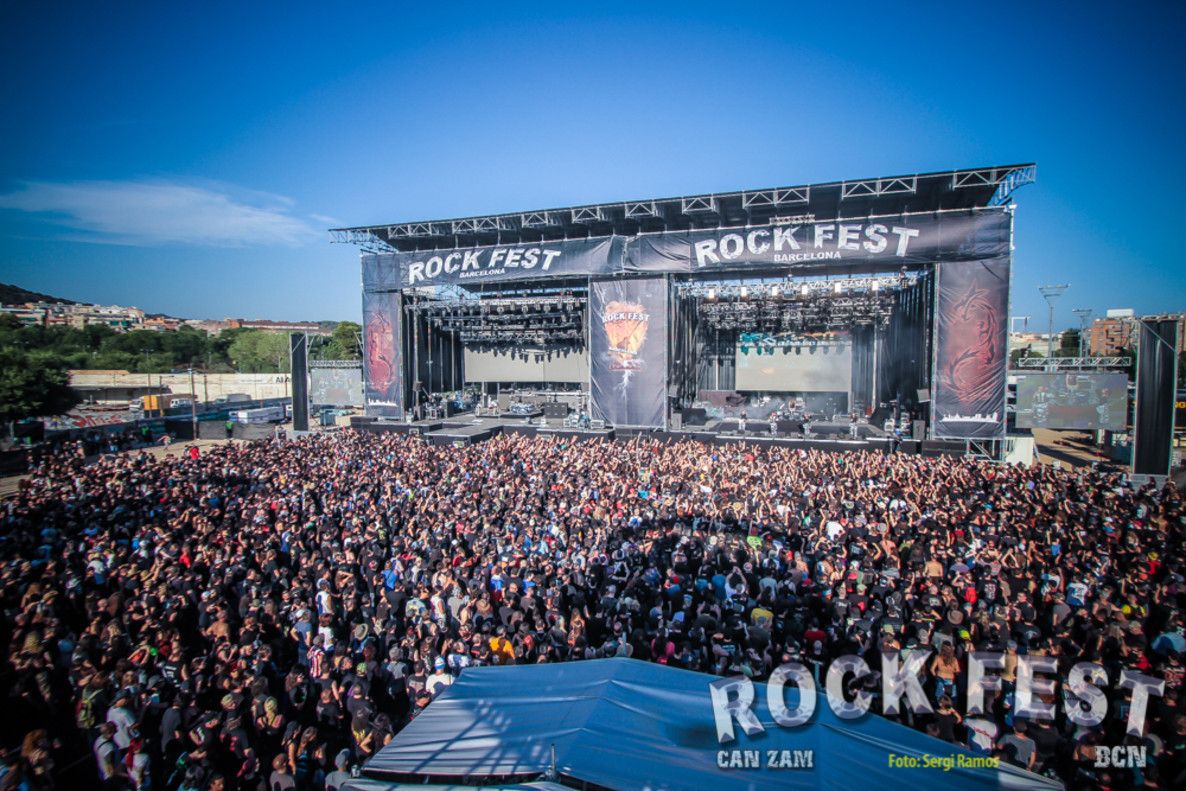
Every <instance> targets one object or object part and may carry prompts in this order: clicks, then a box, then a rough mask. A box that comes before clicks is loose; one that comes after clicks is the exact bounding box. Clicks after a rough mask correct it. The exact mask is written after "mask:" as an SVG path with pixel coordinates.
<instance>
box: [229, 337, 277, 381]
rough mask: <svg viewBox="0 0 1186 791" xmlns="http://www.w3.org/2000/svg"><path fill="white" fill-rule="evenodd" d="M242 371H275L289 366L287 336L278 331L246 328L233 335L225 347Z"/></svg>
mask: <svg viewBox="0 0 1186 791" xmlns="http://www.w3.org/2000/svg"><path fill="white" fill-rule="evenodd" d="M227 354H228V355H229V356H230V358H231V361H232V362H233V363H234V364H235V367H236V368H237V369H238V370H239V371H241V372H243V373H275V372H277V371H287V370H288V367H289V357H288V355H289V352H288V336H287V335H285V334H283V333H278V332H266V331H264V330H248V331H246V332H242V333H240V334H238V335H237V336H236V337H235V340H234V342H232V343H231V345H230V347H229V348H228V349H227Z"/></svg>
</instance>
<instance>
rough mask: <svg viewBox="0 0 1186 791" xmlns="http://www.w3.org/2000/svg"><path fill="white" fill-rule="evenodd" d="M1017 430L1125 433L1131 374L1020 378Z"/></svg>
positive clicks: (1035, 374)
mask: <svg viewBox="0 0 1186 791" xmlns="http://www.w3.org/2000/svg"><path fill="white" fill-rule="evenodd" d="M1017 427H1018V428H1058V429H1079V430H1083V431H1098V430H1101V429H1102V430H1105V431H1123V430H1124V429H1125V428H1127V427H1128V375H1127V374H1085V373H1034V374H1029V373H1027V374H1024V375H1021V376H1018V377H1017Z"/></svg>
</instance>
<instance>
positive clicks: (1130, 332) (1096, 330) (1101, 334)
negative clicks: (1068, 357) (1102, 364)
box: [1089, 310, 1137, 357]
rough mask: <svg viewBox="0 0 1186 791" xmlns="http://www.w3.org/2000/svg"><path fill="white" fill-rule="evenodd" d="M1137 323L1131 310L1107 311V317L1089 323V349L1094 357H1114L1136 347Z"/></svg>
mask: <svg viewBox="0 0 1186 791" xmlns="http://www.w3.org/2000/svg"><path fill="white" fill-rule="evenodd" d="M1136 332H1137V321H1136V319H1135V318H1133V312H1132V311H1131V310H1109V311H1108V316H1107V317H1106V318H1102V319H1096V320H1095V321H1093V322H1092V323H1091V341H1090V345H1089V348H1090V349H1091V354H1092V356H1094V357H1114V356H1116V355H1117V354H1119V353H1120V352H1121V350H1123V349H1131V348H1134V347H1135V346H1136Z"/></svg>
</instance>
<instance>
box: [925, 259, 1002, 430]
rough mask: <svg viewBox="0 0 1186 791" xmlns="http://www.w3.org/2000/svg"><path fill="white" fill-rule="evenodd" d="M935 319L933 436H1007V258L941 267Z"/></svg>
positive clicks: (964, 262)
mask: <svg viewBox="0 0 1186 791" xmlns="http://www.w3.org/2000/svg"><path fill="white" fill-rule="evenodd" d="M938 292H939V298H938V299H939V306H938V312H937V314H936V317H935V323H936V331H935V388H934V394H933V395H934V399H933V401H932V410H933V411H932V418H933V419H934V426H935V431H934V436H935V437H936V438H942V439H996V438H999V437H1001V436H1003V435H1004V433H1005V377H1006V373H1007V368H1008V349H1009V341H1008V334H1007V333H1008V326H1009V323H1008V320H1007V317H1008V311H1009V258H1008V257H1007V256H1004V257H1000V258H995V259H993V260H990V261H963V262H955V263H948V262H944V263H942V264H940V265H939V284H938Z"/></svg>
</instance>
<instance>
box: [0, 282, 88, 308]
mask: <svg viewBox="0 0 1186 791" xmlns="http://www.w3.org/2000/svg"><path fill="white" fill-rule="evenodd" d="M25 302H58V303H61V304H63V305H77V304H78V303H77V302H75V301H74V300H72V299H62V298H61V297H51V296H50V295H49V294H39V293H37V292H36V291H27V290H25V289H23V288H21V287H20V286H13V285H9V284H8V283H0V305H20V304H23V303H25Z"/></svg>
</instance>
